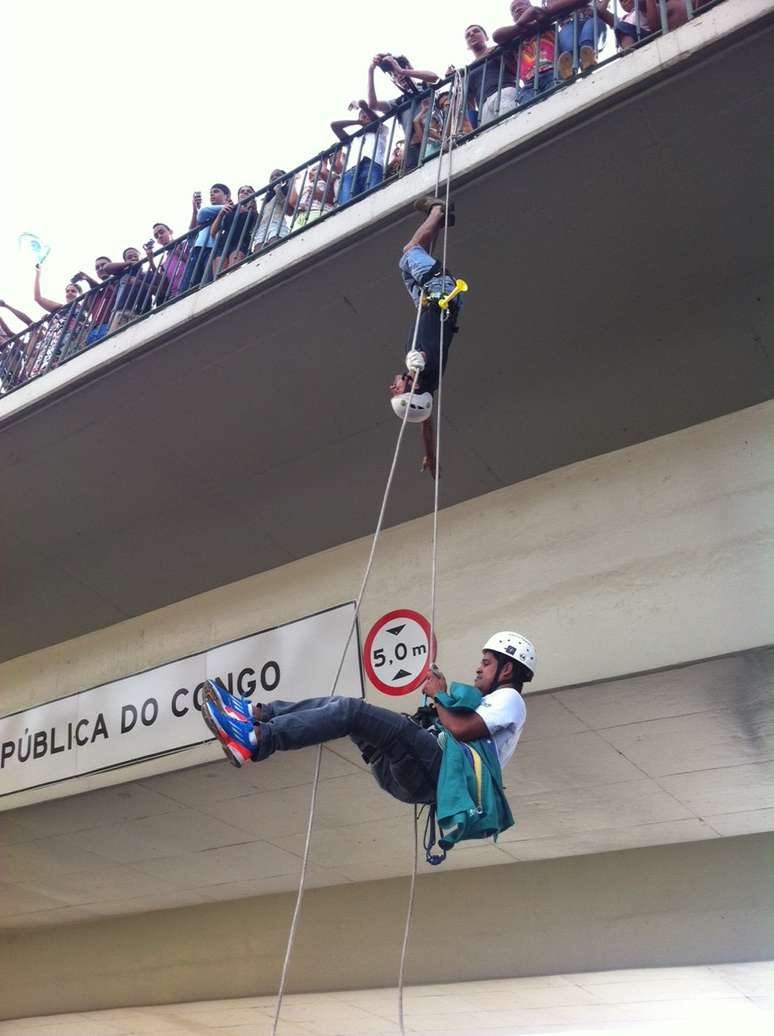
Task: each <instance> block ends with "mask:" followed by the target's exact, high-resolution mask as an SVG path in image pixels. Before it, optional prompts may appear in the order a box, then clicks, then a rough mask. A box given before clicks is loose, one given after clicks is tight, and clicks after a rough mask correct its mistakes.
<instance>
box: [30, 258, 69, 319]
mask: <svg viewBox="0 0 774 1036" xmlns="http://www.w3.org/2000/svg"><path fill="white" fill-rule="evenodd" d="M33 293H34V295H35V301H36V302H37V304H38V305H39V306H41V307H42V308H43V309H45V310H48V312H49V313H56V311H57V310H58V309H61V308H62V306H63V305H64V303H63V302H54V300H53V299H47V298H45V296H43V295H41V294H40V266H37V265H36V266H35V284H34V289H33Z"/></svg>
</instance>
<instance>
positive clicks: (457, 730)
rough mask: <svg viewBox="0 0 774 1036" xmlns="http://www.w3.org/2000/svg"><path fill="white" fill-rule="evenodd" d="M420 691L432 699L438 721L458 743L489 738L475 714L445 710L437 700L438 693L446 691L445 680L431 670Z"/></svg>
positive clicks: (486, 730) (489, 735) (487, 731)
mask: <svg viewBox="0 0 774 1036" xmlns="http://www.w3.org/2000/svg"><path fill="white" fill-rule="evenodd" d="M420 690H421V691H422V692H423V693H424V694H426V695H427V697H428V698H432V699H433V702H434V703H435V708H436V711H437V713H438V719H439V720H440V721H441V723H442V724H443V725H444V727H445V728H446V729H447V730H448V731H449V733H450V734H451V735H452V737H456V738H457V740H458V741H477V740H478V738H480V737H491V736H492V735H491V734H490V733H489V729H488V727H487V725H486V723H484V721H483V720H482V719H481V717H480V716H479V715H478V713H477V712H470V711H468V710H467V709H466V710H465V711H464V712H463V711H457V710H456V709H455V710H452V709H447V708H445V707H444V706H443V705H441V703H440V702H439V701H438V700H437V697H436V696H437V694H438V693H439V691H446V678H445V677H444V676H442V675H441V674H436V673H434V672H432V670H431V671H430V672H429V673H428V674H427V676H426V677H425V680H424V682H423V684H422V686H421V687H420Z"/></svg>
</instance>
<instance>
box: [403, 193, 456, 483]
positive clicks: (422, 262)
mask: <svg viewBox="0 0 774 1036" xmlns="http://www.w3.org/2000/svg"><path fill="white" fill-rule="evenodd" d="M414 207H415V208H416V209H418V210H419V211H420V212H424V213H426V214H427V215H426V217H425V219H424V220H423V222H422V223H421V225H420V226H419V228H418V229H417V231H416V233H415V234H414V236H413V237H412V238H411V240H410V241H408V242H407V243H406V244H405V245H404V247H403V255H402V256H401V259H400V263H399V267H400V272H401V275H402V277H403V283H404V284H405V286H406V289H407V291H408V293H409V295H410V296H411V300H412V302H413V303H414V306H415V307H417V310H418V312H417V316H416V319H415V321H414V322H413V324H412V327H411V332H410V334H409V338H408V342H407V343H406V368H405V370H404V371H402V372H401V373H400V374H396V375H395V377H394V378H393V380H392V384H391V385H390V396H391V402H392V409H393V410H394V411H395V413H396V415H397V416H398V417H399V418H400V419H401V420H403V418H404V417H406V420H407V421H409V422H411V423H412V424H419V423H421V424H422V442H423V445H424V451H425V454H424V459H423V461H422V471H428V472H430V474H431V475H432V476H433V477H435V475H436V469H437V461H436V456H435V444H434V439H433V421H432V416H431V414H432V410H433V394H434V393H435V391H436V390H437V388H438V382H439V380H440V378H441V376H442V374H443V372H444V371H445V370H446V362H447V360H448V356H449V349H450V348H451V343H452V339H453V338H454V335H455V334H456V332H457V331H458V330H459V328H458V326H457V318H458V316H459V312H460V309H461V308H462V296H461V294H460V292H461V291H466V290H467V285H466V284H465V282H464V281H455V279H454V278H453V277H452V276H451V275H450V274H449V272H448V270H444V269H443V267H442V265H441V263H440V262H439V261H438V260H437V259H434V258H433V256H432V255H431V254H430V253H431V251H432V248H433V243H434V241H435V238H436V237H437V235H438V232H439V231H440V230H441V229H442V228H443V227H444V225H446V226H449V227H452V226H454V206H453V205H450V206H449V212H448V217H447V215H446V206H445V204H444V203H443V202H442V201H439V200H438V198H420V199H419V201H417V202H415V203H414ZM415 375H416V376H417V381H416V385H415V386H414V392H413V394H412V392H411V386H412V383H413V381H414V377H415ZM407 412H408V416H406V413H407Z"/></svg>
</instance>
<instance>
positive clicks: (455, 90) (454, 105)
mask: <svg viewBox="0 0 774 1036" xmlns="http://www.w3.org/2000/svg"><path fill="white" fill-rule="evenodd" d="M460 86H461V79H460V74H459V72H457V73H456V75H455V76H454V82H453V84H452V92H451V100H450V103H449V118H448V119H447V120H446V122H445V124H444V132H443V134H442V135H441V136H442V139H441V154H440V156H439V158H438V172H437V175H436V180H435V192H434V194H435V197H436V198H437V197H438V193H439V189H440V182H441V165H442V162H443V153H444V143H446V141H445V140H444V139H443V138H444V137H445V135H446V130H447V127H448V155H449V158H448V163H447V169H446V197H445V199H444V201H445V204H444V214H443V258H442V266H441V275H442V277H446V255H447V239H448V236H449V198H450V194H451V178H452V152H453V150H454V140H455V134H456V129H457V126H456V124H457V119H458V118H459V114H460V112H461V109H462V106H461V104H460V99H461V97H464V96H466V95H465V94H463V93H462V91H461V89H460ZM455 109H458V110H455ZM448 319H449V310H448V309H444V310H441V320H440V329H439V343H438V405H437V408H436V419H435V471H434V472H433V481H434V488H433V533H432V540H433V547H432V562H431V572H430V641H429V653H428V657H430V655H431V654H432V651H433V636H434V632H435V606H436V596H437V595H436V582H437V574H438V504H439V493H438V490H439V486H438V483H439V475H440V465H441V414H442V403H443V333H444V325H445V323H446V321H447V320H448ZM418 326H419V325H418V324H417V327H418ZM412 348H416V329H415V333H414V345H413V346H412ZM419 814H420V810H419V809H418V808H417V807H416V806H414V858H413V861H412V865H411V883H410V886H409V901H408V909H407V911H406V924H405V928H404V931H403V944H402V947H401V953H400V966H399V968H398V1023H399V1025H400V1033H401V1036H406V1028H405V1024H404V995H403V993H404V980H405V974H406V959H407V956H408V945H409V938H410V935H411V924H412V921H413V920H414V902H415V900H416V885H417V857H418V842H419V832H418V828H419Z"/></svg>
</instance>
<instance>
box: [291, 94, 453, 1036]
mask: <svg viewBox="0 0 774 1036" xmlns="http://www.w3.org/2000/svg"><path fill="white" fill-rule="evenodd" d="M460 97H461V93H460V75H459V73H456V74H455V77H454V81H453V85H452V95H451V102H450V105H449V119H448V120H447V125H448V163H447V174H446V204H445V207H444V229H443V267H442V268H443V270H445V269H446V246H447V237H448V231H449V214H448V213H449V195H450V191H451V176H452V149H453V146H454V137H455V127H456V122H457V121H458V119H459V111H460ZM445 130H446V128H445ZM445 136H446V132H445V131H444V137H445ZM443 152H444V140H443V138H442V141H441V154H440V156H439V159H438V175H437V177H436V185H435V197H436V198H437V197H438V194H439V187H440V177H441V165H442V162H443ZM459 283H460V282H458V284H459ZM461 283H463V284H464V282H461ZM459 290H460V291H465V290H467V285H465V287H464V288H459ZM457 293H458V291H457V287H456V286H455V290H454V291H453V292H450V293H449V295H448V296H446V299H445V301H446V302H447V305H446V306H445V307H441V326H440V349H441V356H442V350H443V330H444V328H443V325H444V322H445V321H446V320H447V319H448V316H449V312H450V311H449V308H448V303H449V302H450V301H451V298H452V297H453V295H455V294H457ZM424 296H425V291H424V288H423V289H422V291H421V294H420V298H419V301H418V304H417V307H416V309H417V313H416V320H415V323H414V335H413V342H412V349H416V343H417V336H418V333H419V323H420V318H421V314H422V304H423V302H424ZM440 301H441V300H439V306H440ZM442 366H443V364H442V363H441V364H440V365H439V368H440V367H442ZM418 379H419V371H418V370H417V371H415V372H414V376H413V379H412V382H411V389H410V392H409V401H408V403H409V405H408V406H406V408H405V411H404V413H403V417H402V420H401V425H400V431H399V432H398V437H397V440H396V443H395V451H394V453H393V458H392V464H391V465H390V470H389V473H388V475H387V483H386V485H385V489H384V494H383V496H382V503H381V507H380V509H379V516H378V518H377V522H376V528H375V530H374V533H373V536H372V539H371V549H370V551H369V554H368V560H367V561H366V567H365V571H364V573H363V577H362V580H361V582H360V589H359V591H358V595H357V598H356V600H355V610H354V614H353V616H352V622H351V624H350V628H349V633H348V634H347V639H346V643H345V644H344V650H343V651H342V653H341V658H340V660H339V664H338V667H337V669H336V675H335V676H334V679H333V686H332V687H331V690H330V694H329V697H332V696H333V695H334V693H335V692H336V688H337V686H338V682H339V678H340V676H341V673H342V670H343V668H344V662H345V660H346V657H347V652H348V650H349V646H350V644H351V642H352V637H353V636H354V633H355V630H356V628H357V620H358V616H359V614H360V606H361V604H362V601H363V597H364V594H365V590H366V586H367V585H368V580H369V577H370V575H371V569H372V567H373V561H374V556H375V554H376V545H377V542H378V540H379V536H380V534H381V531H382V526H383V524H384V517H385V514H386V512H387V503H388V501H389V498H390V491H391V489H392V483H393V480H394V477H395V471H396V469H397V466H398V458H399V456H400V449H401V445H402V442H403V436H404V433H405V431H406V425H407V423H408V420H409V411H410V405H411V401H412V400H413V397H414V395H415V392H416V386H417V381H418ZM441 383H442V370H440V369H439V379H438V426H437V431H436V447H435V471H434V476H435V492H434V496H433V508H434V513H433V549H432V572H431V587H432V589H431V621H430V643H431V644H432V643H433V628H434V626H435V600H436V571H437V548H436V543H437V534H438V500H439V497H438V457H439V451H440V445H441V435H440V432H441V406H440V403H441ZM322 752H323V745H318V747H317V760H316V763H315V769H314V776H313V778H312V795H311V800H310V803H309V818H308V821H307V826H306V837H305V840H304V852H303V857H302V862H301V877H300V880H299V886H298V894H297V896H296V904H295V907H294V910H293V917H292V920H291V922H290V931H289V933H288V942H287V946H286V948H285V957H284V959H283V962H282V973H281V976H280V984H279V989H278V991H277V1003H276V1006H275V1010H274V1019H273V1022H272V1028H271V1033H272V1036H277V1028H278V1026H279V1019H280V1013H281V1011H282V1003H283V1000H284V997H285V989H286V987H287V978H288V970H289V966H290V958H291V956H292V953H293V947H294V945H295V940H296V933H297V930H298V921H299V917H300V914H301V905H302V902H303V898H304V888H305V884H306V873H307V870H308V866H309V855H310V848H311V840H312V828H313V824H314V814H315V809H316V806H317V793H318V791H319V786H320V771H321V767H322ZM418 824H419V811H418V808H417V806H414V860H413V867H412V873H411V886H410V890H409V904H408V912H407V915H406V925H405V930H404V933H403V945H402V948H401V957H400V969H399V975H398V1015H399V1025H400V1032H401V1036H405V1031H406V1030H405V1023H404V1012H403V984H404V975H405V965H406V956H407V952H408V942H409V936H410V933H411V921H412V919H413V914H414V901H415V896H416V877H417V856H418V849H419V838H418Z"/></svg>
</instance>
